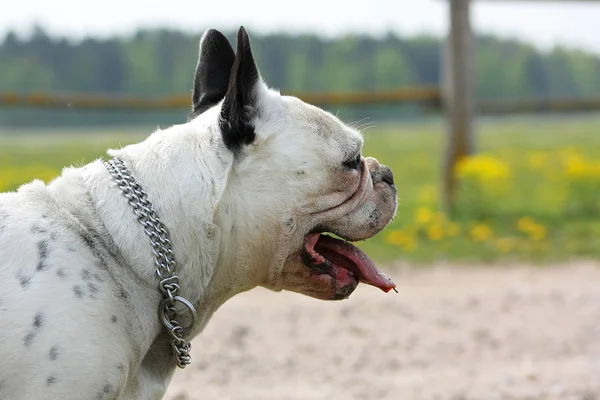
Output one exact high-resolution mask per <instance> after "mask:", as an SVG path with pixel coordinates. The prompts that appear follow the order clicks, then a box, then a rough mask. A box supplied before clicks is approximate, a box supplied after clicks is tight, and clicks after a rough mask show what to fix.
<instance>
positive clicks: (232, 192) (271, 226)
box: [190, 27, 397, 299]
mask: <svg viewBox="0 0 600 400" xmlns="http://www.w3.org/2000/svg"><path fill="white" fill-rule="evenodd" d="M237 40H238V43H237V52H236V53H234V51H233V49H232V47H231V45H230V44H229V42H228V40H227V39H226V38H225V37H224V36H223V35H222V34H221V33H220V32H218V31H215V30H208V31H207V32H206V33H205V34H204V35H203V36H202V39H201V42H200V57H199V61H198V66H197V70H196V75H195V79H194V90H193V97H192V99H193V109H192V113H191V114H190V123H196V121H201V122H197V123H202V124H208V126H209V129H205V131H206V132H207V134H209V135H213V136H214V137H212V138H211V140H214V141H218V142H219V143H220V149H221V150H219V151H224V152H228V154H229V155H230V159H231V163H230V166H229V168H228V171H227V178H226V179H227V182H226V184H224V185H223V190H222V193H221V194H220V195H219V196H220V197H219V200H218V205H217V209H216V210H215V224H216V225H217V226H218V227H219V228H220V229H219V230H220V232H221V234H220V241H221V243H220V246H221V248H220V250H219V261H218V263H217V266H216V270H215V271H214V274H215V276H214V277H213V281H214V280H215V279H216V280H217V281H218V282H221V283H220V284H221V285H230V286H231V287H234V288H236V291H241V290H246V289H249V288H250V287H252V286H256V285H260V286H264V287H266V288H269V289H272V290H282V289H284V290H290V291H294V292H299V293H302V294H306V295H309V296H312V297H316V298H319V299H342V298H346V297H348V296H349V295H350V294H351V293H352V292H353V291H354V289H355V288H356V286H357V285H358V283H359V282H364V283H367V284H371V285H373V286H376V287H379V288H381V289H382V290H384V291H386V292H387V291H389V290H391V289H392V288H394V286H395V285H394V283H393V282H392V281H391V280H390V279H389V278H387V277H386V276H385V275H383V274H382V273H381V272H379V271H378V270H377V268H376V267H375V265H374V264H373V262H372V261H371V260H370V259H369V257H367V256H366V255H365V254H364V253H363V252H362V251H361V250H359V249H358V248H357V247H356V246H354V245H352V244H350V243H349V242H354V241H359V240H363V239H367V238H370V237H372V236H374V235H375V234H377V233H378V232H380V231H381V230H382V229H383V228H384V227H385V226H386V225H387V224H388V223H389V222H390V221H391V219H392V218H393V216H394V214H395V212H396V206H397V202H396V188H395V186H394V181H393V175H392V171H391V170H390V169H389V168H388V167H386V166H383V165H380V164H379V163H378V162H377V160H375V159H374V158H363V156H362V154H361V151H362V146H363V138H362V136H361V134H360V133H359V132H358V131H356V130H355V129H353V128H351V127H349V126H347V125H345V124H344V123H342V122H341V121H340V120H339V119H338V118H336V117H335V116H333V115H332V114H330V113H328V112H326V111H324V110H322V109H320V108H317V107H315V106H312V105H309V104H306V103H304V102H302V101H300V100H299V99H297V98H294V97H290V96H282V95H280V94H279V93H278V92H276V91H273V90H271V89H269V88H268V87H267V86H266V85H265V83H264V82H263V80H262V78H261V75H260V73H259V71H258V69H257V67H256V64H255V61H254V57H253V54H252V50H251V47H250V40H249V38H248V35H247V33H246V31H245V30H244V28H243V27H242V28H240V30H239V32H238V38H237ZM215 121H216V122H215ZM211 124H212V125H211ZM210 127H212V128H214V129H211V128H210ZM323 233H331V234H334V235H335V236H337V237H341V238H343V239H344V240H340V239H337V238H334V237H333V236H329V235H324V234H323Z"/></svg>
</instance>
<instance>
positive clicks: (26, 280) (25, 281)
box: [17, 272, 31, 289]
mask: <svg viewBox="0 0 600 400" xmlns="http://www.w3.org/2000/svg"><path fill="white" fill-rule="evenodd" d="M17 279H18V280H19V285H21V287H22V288H23V289H26V288H27V287H28V286H29V284H30V283H31V277H30V276H25V275H24V274H23V273H22V272H19V275H17Z"/></svg>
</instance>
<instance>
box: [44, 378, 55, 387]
mask: <svg viewBox="0 0 600 400" xmlns="http://www.w3.org/2000/svg"><path fill="white" fill-rule="evenodd" d="M55 383H56V377H55V376H49V377H48V378H46V385H48V386H52V385H54V384H55Z"/></svg>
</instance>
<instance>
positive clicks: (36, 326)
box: [23, 313, 44, 346]
mask: <svg viewBox="0 0 600 400" xmlns="http://www.w3.org/2000/svg"><path fill="white" fill-rule="evenodd" d="M43 325H44V314H42V313H37V314H35V316H34V317H33V329H32V330H31V331H30V332H29V333H28V334H27V335H25V337H24V338H23V342H24V343H25V346H29V345H30V344H31V342H33V339H35V337H36V336H37V334H38V332H39V330H40V328H41V327H42V326H43Z"/></svg>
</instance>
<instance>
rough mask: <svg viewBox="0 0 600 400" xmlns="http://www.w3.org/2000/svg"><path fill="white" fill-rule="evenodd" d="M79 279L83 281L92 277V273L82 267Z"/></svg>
mask: <svg viewBox="0 0 600 400" xmlns="http://www.w3.org/2000/svg"><path fill="white" fill-rule="evenodd" d="M81 279H83V280H84V281H87V280H90V279H92V274H91V273H90V271H88V270H87V269H84V270H83V271H81Z"/></svg>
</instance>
